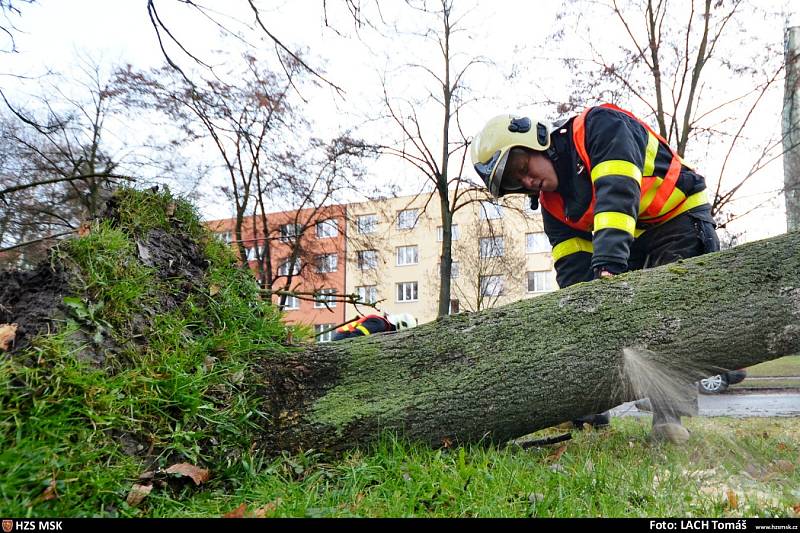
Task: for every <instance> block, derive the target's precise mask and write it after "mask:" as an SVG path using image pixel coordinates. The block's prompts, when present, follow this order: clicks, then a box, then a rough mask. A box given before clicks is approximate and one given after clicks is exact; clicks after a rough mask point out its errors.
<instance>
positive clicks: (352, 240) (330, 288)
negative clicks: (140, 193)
mask: <svg viewBox="0 0 800 533" xmlns="http://www.w3.org/2000/svg"><path fill="white" fill-rule="evenodd" d="M482 199H485V195H484V194H483V193H481V192H480V191H478V190H474V191H468V192H467V196H466V197H462V198H461V199H460V200H459V202H462V203H463V202H465V201H467V203H466V204H465V205H464V206H463V207H462V208H460V209H459V210H458V211H456V213H455V214H454V217H453V224H452V233H453V270H452V273H451V298H450V311H451V313H458V312H464V311H478V310H481V309H486V308H489V307H496V306H499V305H504V304H506V303H510V302H513V301H516V300H519V299H521V298H528V297H533V296H536V295H539V294H543V293H545V292H549V291H551V290H554V289H555V288H556V282H555V271H554V270H553V260H552V256H551V254H550V245H549V242H548V240H547V238H546V236H545V234H544V231H543V228H542V217H541V213H540V212H538V211H531V210H530V209H529V208H528V201H527V197H525V196H518V195H517V196H511V197H507V198H504V199H502V200H501V201H498V202H496V203H495V202H489V201H485V200H484V201H482ZM233 224H234V221H233V220H219V221H211V222H208V226H209V227H210V228H211V229H212V231H215V232H216V233H217V234H218V235H220V236H221V237H222V238H225V239H227V241H228V242H231V243H232V244H236V243H235V242H234V238H233ZM441 224H442V223H441V217H440V212H439V202H438V199H436V198H433V199H431V198H430V196H429V195H417V196H405V197H398V198H390V199H385V200H378V201H370V202H363V203H352V204H345V205H336V206H329V207H326V208H322V209H317V210H301V211H286V212H281V213H271V214H269V215H268V227H269V228H270V235H269V237H268V238H265V236H264V232H263V229H261V228H262V227H263V225H261V224H259V223H258V221H253V220H252V219H248V221H247V222H246V223H245V228H246V231H245V233H244V234H243V235H242V241H243V244H244V245H245V248H246V253H247V255H248V263H249V264H250V266H251V268H253V270H254V272H258V265H259V262H261V263H262V264H263V256H264V250H265V248H264V247H265V245H266V244H269V246H270V248H269V250H270V253H271V256H272V265H273V268H274V269H275V276H277V278H276V280H277V283H275V284H273V287H276V286H278V285H282V284H283V282H285V281H286V280H287V277H288V276H289V275H290V274H291V275H292V282H291V284H290V287H291V288H292V289H293V290H297V291H301V292H306V293H309V294H308V295H307V296H309V297H311V298H315V301H309V300H304V299H301V298H297V297H290V298H289V299H288V301H287V302H286V303H287V305H286V308H285V310H286V319H287V321H290V322H302V323H306V324H312V325H313V326H314V329H315V331H316V332H318V333H319V332H321V331H324V330H326V329H329V328H330V327H332V326H333V325H336V324H340V323H342V322H344V321H345V320H348V319H350V318H354V317H356V316H358V315H359V314H362V313H369V312H374V310H373V309H372V308H370V307H369V306H365V305H353V304H343V303H342V302H334V301H331V300H330V295H332V294H358V295H359V297H360V300H362V301H365V302H370V303H375V304H376V305H377V307H378V309H380V310H381V311H385V312H388V313H411V314H412V315H414V316H415V317H417V319H418V320H419V321H420V323H424V322H429V321H431V320H433V319H435V318H436V316H437V310H438V299H439V269H440V262H439V258H440V255H441V245H442V238H443V230H442V226H441ZM293 250H301V252H300V253H299V254H295V255H297V257H296V258H295V259H297V261H295V262H292V261H291V259H292V254H293ZM273 300H274V301H275V302H276V303H277V302H278V299H277V297H276V298H273ZM329 339H330V334H327V335H324V336H322V337H321V340H322V341H325V340H329Z"/></svg>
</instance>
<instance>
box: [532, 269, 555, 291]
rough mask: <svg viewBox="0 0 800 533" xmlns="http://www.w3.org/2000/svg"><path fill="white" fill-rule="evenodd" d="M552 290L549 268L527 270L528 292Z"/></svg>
mask: <svg viewBox="0 0 800 533" xmlns="http://www.w3.org/2000/svg"><path fill="white" fill-rule="evenodd" d="M552 290H553V281H552V278H551V277H550V271H549V270H534V271H531V272H528V292H547V291H552Z"/></svg>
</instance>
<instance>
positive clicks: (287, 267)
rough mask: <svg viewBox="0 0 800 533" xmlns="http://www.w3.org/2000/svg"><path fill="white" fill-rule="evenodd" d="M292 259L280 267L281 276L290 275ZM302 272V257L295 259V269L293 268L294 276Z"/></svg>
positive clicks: (279, 273)
mask: <svg viewBox="0 0 800 533" xmlns="http://www.w3.org/2000/svg"><path fill="white" fill-rule="evenodd" d="M291 262H292V261H291V259H288V260H286V261H284V262H283V263H281V266H279V267H278V275H279V276H288V275H290V268H291V264H290V263H291ZM299 274H300V259H299V258H298V259H295V261H294V269H292V270H291V275H292V276H297V275H299Z"/></svg>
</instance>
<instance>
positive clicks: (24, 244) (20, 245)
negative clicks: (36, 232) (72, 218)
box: [0, 229, 78, 254]
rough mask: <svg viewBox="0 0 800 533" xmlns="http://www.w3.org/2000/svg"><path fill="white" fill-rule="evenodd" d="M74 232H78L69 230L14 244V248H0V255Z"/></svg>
mask: <svg viewBox="0 0 800 533" xmlns="http://www.w3.org/2000/svg"><path fill="white" fill-rule="evenodd" d="M76 231H78V230H77V229H74V230H71V231H65V232H63V233H56V234H55V235H48V236H47V237H42V238H40V239H34V240H32V241H26V242H21V243H19V244H15V245H14V246H9V247H7V248H0V254H2V253H4V252H10V251H11V250H15V249H17V248H22V247H23V246H28V245H31V244H36V243H37V242H42V241H47V240H49V239H56V238H58V237H64V236H65V235H71V234H72V233H75V232H76Z"/></svg>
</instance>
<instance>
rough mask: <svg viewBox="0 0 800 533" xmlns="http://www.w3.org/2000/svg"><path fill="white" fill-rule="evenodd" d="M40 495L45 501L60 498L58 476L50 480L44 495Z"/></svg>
mask: <svg viewBox="0 0 800 533" xmlns="http://www.w3.org/2000/svg"><path fill="white" fill-rule="evenodd" d="M39 497H40V498H41V500H42V501H43V502H46V501H49V500H55V499H56V498H58V492H56V478H53V479H51V480H50V484H49V485H48V486H47V488H46V489H44V492H42V495H41V496H39Z"/></svg>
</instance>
